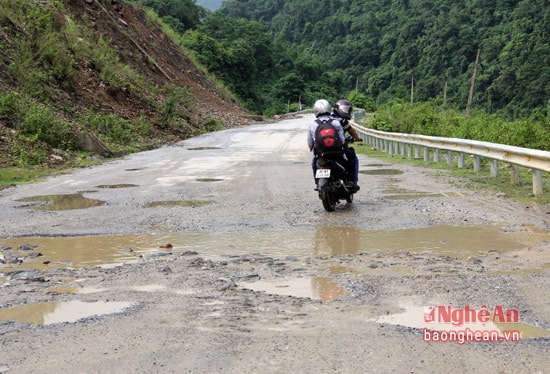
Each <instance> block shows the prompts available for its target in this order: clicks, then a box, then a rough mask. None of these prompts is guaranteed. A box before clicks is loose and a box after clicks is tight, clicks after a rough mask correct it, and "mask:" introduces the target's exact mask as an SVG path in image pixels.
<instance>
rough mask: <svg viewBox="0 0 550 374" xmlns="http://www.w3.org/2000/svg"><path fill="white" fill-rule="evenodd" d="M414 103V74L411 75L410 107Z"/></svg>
mask: <svg viewBox="0 0 550 374" xmlns="http://www.w3.org/2000/svg"><path fill="white" fill-rule="evenodd" d="M413 102H414V73H412V74H411V105H413Z"/></svg>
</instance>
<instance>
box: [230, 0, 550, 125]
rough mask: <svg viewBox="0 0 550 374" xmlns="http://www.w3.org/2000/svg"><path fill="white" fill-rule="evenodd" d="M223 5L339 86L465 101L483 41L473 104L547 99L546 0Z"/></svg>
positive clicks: (522, 104)
mask: <svg viewBox="0 0 550 374" xmlns="http://www.w3.org/2000/svg"><path fill="white" fill-rule="evenodd" d="M220 12H221V13H223V14H224V15H227V16H230V17H232V18H244V19H247V20H251V21H259V22H261V24H263V25H265V26H266V27H267V28H268V29H269V31H270V32H271V33H272V34H273V36H274V38H275V39H279V40H284V41H285V42H289V43H290V45H291V47H292V48H295V49H296V50H300V51H307V52H308V53H309V54H311V55H312V56H315V57H316V58H318V60H319V61H322V62H326V65H323V67H324V68H326V69H328V70H330V73H329V74H330V76H331V78H332V79H331V80H330V81H331V82H332V83H340V84H339V85H338V86H337V90H338V91H339V93H340V94H343V93H345V92H347V91H350V90H355V89H357V90H359V91H360V92H364V93H366V94H367V96H369V97H372V98H373V99H374V100H375V101H376V102H378V103H383V102H386V101H388V100H390V99H394V98H402V99H406V100H408V99H409V97H410V90H411V82H413V83H414V100H417V101H425V100H428V99H431V98H439V99H440V100H443V98H444V95H445V96H446V97H445V99H446V101H447V103H448V104H449V105H452V106H456V107H459V108H464V107H465V106H466V103H467V98H468V92H469V89H470V80H471V76H472V72H473V66H474V63H475V60H476V54H477V51H478V49H480V51H481V54H480V57H481V58H480V62H479V65H478V66H477V77H476V81H475V94H474V96H473V102H472V106H473V107H476V108H483V109H485V110H486V111H488V112H495V111H505V112H506V113H507V114H510V115H518V114H522V113H523V114H525V113H529V112H531V111H532V110H533V109H536V108H539V109H541V108H542V109H544V108H546V107H547V105H548V100H549V97H550V96H549V93H550V64H549V63H548V60H549V57H550V45H549V42H548V40H549V38H550V6H549V4H548V1H546V0H475V1H470V0H416V1H413V0H391V1H387V0H273V1H269V2H268V1H254V0H227V1H225V2H224V4H223V5H222V8H221V9H220ZM310 61H314V59H311V60H310ZM279 62H280V61H275V63H279ZM291 75H292V72H289V73H288V75H287V76H285V77H282V78H281V79H282V80H283V81H284V80H285V79H289V77H291ZM317 75H318V76H319V74H317ZM303 78H304V79H306V80H309V79H311V77H308V76H305V77H303ZM446 80H447V83H446ZM445 87H446V91H445Z"/></svg>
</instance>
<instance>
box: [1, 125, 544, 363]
mask: <svg viewBox="0 0 550 374" xmlns="http://www.w3.org/2000/svg"><path fill="white" fill-rule="evenodd" d="M310 120H312V118H310V117H304V118H294V119H288V120H283V121H279V122H275V123H265V124H258V125H254V126H250V127H242V128H234V129H229V130H224V131H220V132H216V133H212V134H206V135H203V136H200V137H196V138H193V139H189V140H186V141H184V142H182V143H180V144H177V145H173V146H166V147H164V148H161V149H157V150H153V151H148V152H142V153H138V154H134V155H131V156H128V157H125V158H124V159H120V160H115V161H112V162H108V163H105V164H103V165H98V166H93V167H89V168H83V169H79V170H75V171H73V172H70V173H67V174H64V175H58V176H54V177H50V178H48V179H47V180H45V181H43V182H39V183H35V184H30V185H24V186H19V187H16V188H8V189H4V190H1V191H0V210H1V211H2V217H1V226H0V246H2V248H4V250H3V251H2V252H3V262H5V263H4V264H0V266H1V267H0V271H1V272H0V285H1V287H0V288H1V289H2V292H1V293H0V295H1V296H0V321H2V320H6V322H0V342H1V344H2V347H3V351H2V352H3V353H2V354H0V373H4V372H9V373H20V372H21V373H27V372H28V373H30V372H33V373H39V372H44V373H46V372H52V371H58V372H74V371H75V370H76V371H81V372H147V373H150V372H182V371H188V372H201V373H202V372H220V373H222V372H223V373H226V372H235V373H236V372H249V373H255V372H273V373H275V372H277V373H278V372H281V373H282V372H300V373H319V372H346V373H349V372H357V373H359V372H369V371H371V372H407V373H410V372H448V371H461V372H478V371H487V372H531V373H532V372H544V371H545V370H546V369H545V368H546V366H547V363H548V347H549V336H550V330H549V329H550V306H549V301H548V300H550V298H549V297H548V296H550V295H549V294H548V290H549V289H550V287H548V286H549V284H548V283H549V282H548V271H549V270H548V269H549V268H548V258H549V257H548V251H549V244H548V243H549V242H550V236H549V234H548V230H549V228H550V224H549V214H548V212H549V211H550V207H548V206H541V205H538V204H535V203H515V202H513V201H511V200H510V199H507V198H505V197H503V196H501V195H497V194H495V193H491V192H486V191H479V190H470V189H467V188H466V187H465V186H466V181H463V180H459V179H455V178H452V177H450V176H447V175H445V174H441V173H438V174H435V173H434V172H433V171H432V170H430V169H426V168H420V167H415V166H410V165H402V164H388V163H385V162H380V161H378V160H375V159H371V158H367V157H365V156H362V155H360V159H359V161H360V171H361V174H360V178H359V184H360V185H361V190H360V192H359V193H358V194H357V195H356V197H355V200H354V203H353V204H345V203H344V204H342V205H340V206H338V208H337V210H336V212H332V213H329V212H325V211H324V209H323V207H322V204H321V201H320V200H319V199H318V198H317V195H316V192H315V191H313V178H312V172H311V168H310V155H309V153H308V150H307V146H306V128H307V125H308V122H309V121H310ZM43 196H45V198H43ZM29 199H30V200H31V201H28V200H29ZM52 201H53V204H52V203H50V202H52ZM69 208H71V209H69ZM25 244H27V245H38V247H37V248H36V249H34V250H33V251H30V252H32V253H36V252H38V251H40V254H41V255H42V256H40V257H36V256H35V257H32V256H28V255H27V252H25V251H22V250H18V249H17V248H18V246H20V245H25ZM7 247H11V249H7ZM84 253H86V255H84ZM121 253H123V254H124V255H123V256H122V255H121ZM12 255H15V256H20V258H21V259H22V260H23V262H22V263H21V264H15V263H8V261H7V260H8V259H9V258H13V256H12ZM120 261H122V262H125V263H126V264H125V265H123V266H116V265H117V264H118V263H119V262H120ZM21 269H37V273H31V274H34V275H38V277H37V278H36V279H34V280H32V279H30V278H28V277H27V278H25V277H23V278H22V279H21V278H19V279H18V277H17V276H16V272H17V271H18V270H19V271H21ZM14 271H15V272H14ZM21 274H29V273H20V275H21ZM115 302H116V303H120V304H115V305H113V304H109V303H115ZM77 303H84V304H77ZM124 303H126V304H124ZM82 305H83V309H85V310H88V312H89V311H90V310H91V311H96V313H90V314H89V315H88V316H86V315H84V316H80V315H79V314H78V313H80V312H82V311H81V310H79V309H80V308H82ZM426 305H435V306H438V305H441V306H449V305H452V306H453V307H456V308H464V306H465V305H471V306H472V308H476V310H478V309H480V308H482V306H487V307H488V308H495V307H496V306H499V305H501V306H504V307H506V308H512V309H518V310H519V311H520V321H519V322H518V324H516V325H514V326H515V328H517V329H518V330H521V331H522V332H523V333H524V335H522V337H523V338H524V339H522V341H521V342H520V343H494V342H493V343H489V342H485V343H470V344H464V345H460V344H456V343H438V342H431V343H427V342H424V341H423V339H422V330H421V328H422V326H423V325H422V322H423V319H422V310H423V309H422V308H423V306H426ZM108 306H111V307H113V308H114V309H113V310H110V311H105V310H103V311H102V310H100V308H99V307H108ZM17 308H20V309H17ZM116 308H119V310H117V309H116ZM419 308H420V309H419ZM61 309H64V310H66V313H67V314H68V315H69V316H67V315H64V316H62V317H60V319H52V314H54V315H56V314H60V312H59V311H60V310H61ZM56 310H57V312H56ZM46 315H47V316H48V317H47V318H46ZM37 316H38V317H37ZM75 316H76V317H75ZM79 316H80V317H79ZM392 316H393V317H395V318H394V319H393V320H392V319H391V318H393V317H392ZM400 316H401V317H400ZM411 316H412V317H411ZM57 317H58V318H59V316H57ZM71 317H75V318H73V319H71ZM405 317H407V318H408V319H407V318H405ZM33 318H38V319H33ZM64 318H65V319H64ZM79 318H81V319H79ZM411 318H412V321H411ZM52 320H53V321H57V322H51V323H50V322H47V321H52ZM77 320H78V321H77ZM13 321H17V322H13ZM75 321H77V322H75ZM63 322H65V323H63ZM447 328H448V329H452V328H455V329H456V328H457V326H447ZM492 328H493V329H496V327H495V326H494V325H493V326H492Z"/></svg>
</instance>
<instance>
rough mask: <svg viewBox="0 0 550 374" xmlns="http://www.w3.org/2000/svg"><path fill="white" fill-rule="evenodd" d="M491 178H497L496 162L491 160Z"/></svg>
mask: <svg viewBox="0 0 550 374" xmlns="http://www.w3.org/2000/svg"><path fill="white" fill-rule="evenodd" d="M491 177H493V178H496V177H498V161H497V160H491Z"/></svg>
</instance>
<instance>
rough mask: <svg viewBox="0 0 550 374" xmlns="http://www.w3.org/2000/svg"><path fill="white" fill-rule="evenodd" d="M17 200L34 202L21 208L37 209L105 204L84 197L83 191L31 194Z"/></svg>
mask: <svg viewBox="0 0 550 374" xmlns="http://www.w3.org/2000/svg"><path fill="white" fill-rule="evenodd" d="M17 201H22V202H32V203H35V204H28V205H24V206H21V208H32V209H39V210H73V209H87V208H92V207H95V206H101V205H103V204H105V202H104V201H102V200H97V199H90V198H88V197H84V196H83V192H79V193H75V194H67V195H42V196H32V197H26V198H23V199H19V200H17Z"/></svg>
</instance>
